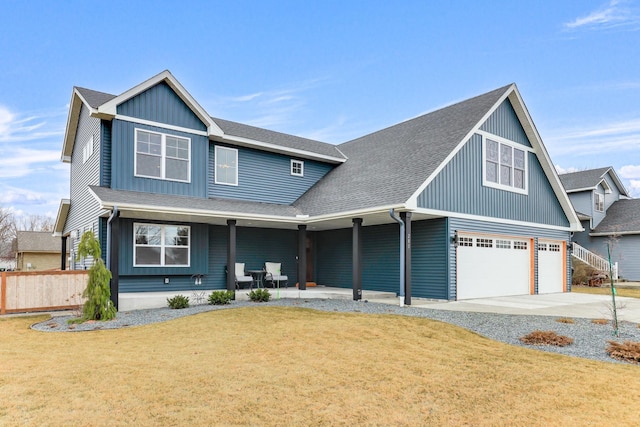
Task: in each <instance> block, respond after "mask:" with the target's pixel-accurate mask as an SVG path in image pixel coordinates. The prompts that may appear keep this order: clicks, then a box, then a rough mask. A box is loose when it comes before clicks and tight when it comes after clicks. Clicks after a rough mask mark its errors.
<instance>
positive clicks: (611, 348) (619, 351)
mask: <svg viewBox="0 0 640 427" xmlns="http://www.w3.org/2000/svg"><path fill="white" fill-rule="evenodd" d="M608 343H609V345H608V346H607V353H608V354H609V356H611V357H612V358H614V359H617V360H623V361H625V362H631V363H635V364H638V363H640V342H634V341H625V342H624V343H619V342H617V341H608Z"/></svg>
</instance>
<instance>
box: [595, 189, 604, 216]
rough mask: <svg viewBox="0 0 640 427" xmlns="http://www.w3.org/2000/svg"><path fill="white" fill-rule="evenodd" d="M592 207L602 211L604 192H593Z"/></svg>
mask: <svg viewBox="0 0 640 427" xmlns="http://www.w3.org/2000/svg"><path fill="white" fill-rule="evenodd" d="M593 196H594V197H593V200H594V207H595V209H596V211H598V212H604V194H600V193H593Z"/></svg>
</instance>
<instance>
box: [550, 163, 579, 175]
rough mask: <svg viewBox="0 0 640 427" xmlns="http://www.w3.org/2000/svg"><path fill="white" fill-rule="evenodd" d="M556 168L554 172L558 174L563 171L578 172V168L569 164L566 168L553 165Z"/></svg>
mask: <svg viewBox="0 0 640 427" xmlns="http://www.w3.org/2000/svg"><path fill="white" fill-rule="evenodd" d="M555 168H556V172H557V173H558V175H562V174H564V173H571V172H578V171H579V169H578V168H575V167H573V166H569V167H568V168H563V167H562V166H560V165H555Z"/></svg>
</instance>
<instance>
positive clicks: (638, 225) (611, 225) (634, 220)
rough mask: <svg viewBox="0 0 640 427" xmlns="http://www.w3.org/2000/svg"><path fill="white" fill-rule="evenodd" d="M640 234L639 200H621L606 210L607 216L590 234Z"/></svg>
mask: <svg viewBox="0 0 640 427" xmlns="http://www.w3.org/2000/svg"><path fill="white" fill-rule="evenodd" d="M624 232H626V233H629V232H635V233H640V199H621V200H618V201H617V202H614V203H613V204H612V205H611V206H609V209H607V216H605V217H604V219H603V220H602V221H601V222H600V224H598V226H597V227H596V228H595V229H593V231H592V233H624Z"/></svg>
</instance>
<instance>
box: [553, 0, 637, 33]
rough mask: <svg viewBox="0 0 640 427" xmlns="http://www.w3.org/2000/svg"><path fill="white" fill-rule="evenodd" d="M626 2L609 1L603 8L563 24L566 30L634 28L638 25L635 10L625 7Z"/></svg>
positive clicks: (618, 0)
mask: <svg viewBox="0 0 640 427" xmlns="http://www.w3.org/2000/svg"><path fill="white" fill-rule="evenodd" d="M625 3H626V2H624V1H620V0H611V1H610V2H609V3H607V4H606V5H605V6H603V7H601V8H600V9H597V10H594V11H593V12H591V13H589V14H587V15H585V16H581V17H578V18H576V19H574V20H573V21H571V22H567V23H565V24H564V28H566V29H568V30H576V29H582V28H584V29H594V30H595V29H609V28H615V27H634V28H636V27H637V26H638V25H639V24H640V19H639V16H638V14H637V13H636V11H635V10H633V9H631V8H628V7H625V6H624V4H625Z"/></svg>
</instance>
